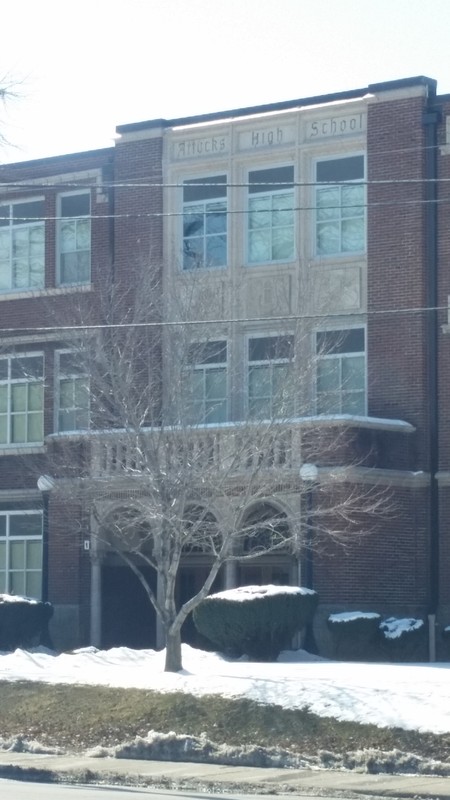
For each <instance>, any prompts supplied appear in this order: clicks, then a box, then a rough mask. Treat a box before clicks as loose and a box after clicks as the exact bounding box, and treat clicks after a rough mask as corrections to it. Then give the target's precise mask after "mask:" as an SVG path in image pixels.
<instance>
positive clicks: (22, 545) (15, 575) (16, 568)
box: [0, 511, 42, 599]
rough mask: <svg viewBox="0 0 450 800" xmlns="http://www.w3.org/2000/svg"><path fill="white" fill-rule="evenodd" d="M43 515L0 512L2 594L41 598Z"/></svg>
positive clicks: (37, 513) (0, 583) (0, 584)
mask: <svg viewBox="0 0 450 800" xmlns="http://www.w3.org/2000/svg"><path fill="white" fill-rule="evenodd" d="M41 591H42V513H41V512H39V511H0V594H15V595H22V596H24V597H33V598H36V599H40V597H41Z"/></svg>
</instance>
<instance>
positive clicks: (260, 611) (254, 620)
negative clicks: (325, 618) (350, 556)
mask: <svg viewBox="0 0 450 800" xmlns="http://www.w3.org/2000/svg"><path fill="white" fill-rule="evenodd" d="M317 601H318V597H317V593H316V592H314V591H312V590H311V589H303V588H301V587H295V586H270V585H269V586H241V587H240V588H238V589H230V590H229V591H225V592H219V593H218V594H214V595H210V596H209V597H207V598H205V600H203V601H202V603H200V605H199V606H197V608H196V609H195V610H194V613H193V618H194V623H195V626H196V628H197V630H198V631H199V633H201V634H202V635H203V636H205V637H206V638H207V639H209V640H210V641H211V642H212V644H213V645H214V646H215V647H217V649H218V650H220V651H221V652H224V653H227V654H229V655H232V656H236V657H239V656H241V655H247V656H248V657H249V658H250V659H251V660H252V661H275V660H276V659H277V657H278V655H279V654H280V652H281V651H282V650H284V649H286V648H289V647H290V646H291V641H292V637H293V636H294V634H295V633H297V632H298V631H300V630H302V629H303V628H304V627H305V626H306V625H307V624H308V623H310V622H311V621H312V618H313V616H314V612H315V609H316V606H317Z"/></svg>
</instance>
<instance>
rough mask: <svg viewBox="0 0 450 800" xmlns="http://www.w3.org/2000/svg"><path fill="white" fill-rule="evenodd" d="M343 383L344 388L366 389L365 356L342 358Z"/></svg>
mask: <svg viewBox="0 0 450 800" xmlns="http://www.w3.org/2000/svg"><path fill="white" fill-rule="evenodd" d="M342 384H343V387H344V389H346V390H349V389H355V390H357V389H364V384H365V364H364V356H356V357H355V358H343V359H342Z"/></svg>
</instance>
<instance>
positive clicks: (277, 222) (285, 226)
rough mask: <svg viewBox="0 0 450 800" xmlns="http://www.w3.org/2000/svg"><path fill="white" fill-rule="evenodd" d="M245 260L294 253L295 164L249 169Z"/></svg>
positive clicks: (266, 259)
mask: <svg viewBox="0 0 450 800" xmlns="http://www.w3.org/2000/svg"><path fill="white" fill-rule="evenodd" d="M248 182H249V190H248V191H249V198H248V262H249V264H263V263H265V262H270V261H291V260H292V258H293V257H294V167H274V168H273V169H260V170H254V171H252V172H249V175H248Z"/></svg>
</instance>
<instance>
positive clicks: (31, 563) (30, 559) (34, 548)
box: [26, 541, 42, 569]
mask: <svg viewBox="0 0 450 800" xmlns="http://www.w3.org/2000/svg"><path fill="white" fill-rule="evenodd" d="M26 553H27V560H26V563H27V569H41V566H42V542H41V541H38V542H32V541H28V542H27V543H26Z"/></svg>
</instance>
